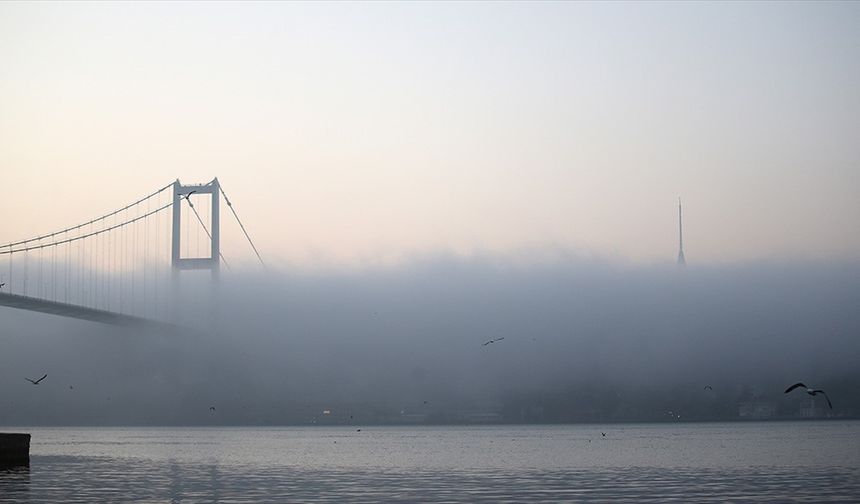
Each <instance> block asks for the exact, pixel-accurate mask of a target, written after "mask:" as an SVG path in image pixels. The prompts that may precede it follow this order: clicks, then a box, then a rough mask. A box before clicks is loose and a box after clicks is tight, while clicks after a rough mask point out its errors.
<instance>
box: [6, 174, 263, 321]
mask: <svg viewBox="0 0 860 504" xmlns="http://www.w3.org/2000/svg"><path fill="white" fill-rule="evenodd" d="M222 198H223V199H224V202H225V203H226V204H227V207H228V208H229V209H230V211H231V213H232V215H233V217H234V218H235V220H236V222H237V223H238V225H239V227H240V229H241V230H242V233H243V234H244V236H245V238H246V239H247V241H248V243H249V244H250V245H251V248H252V249H253V250H254V253H255V254H256V257H257V259H258V260H259V261H260V264H263V266H265V264H264V263H263V259H262V257H261V256H260V253H259V251H258V250H257V247H256V246H255V245H254V242H253V241H252V240H251V237H250V235H249V234H248V232H247V231H246V229H245V226H244V224H243V223H242V221H241V220H240V219H239V215H238V214H237V213H236V210H235V208H233V204H232V203H231V202H230V200H229V199H228V198H227V194H226V193H225V192H224V189H223V188H222V187H221V184H220V183H219V182H218V179H217V178H215V179H213V180H212V181H211V182H208V183H205V184H191V185H185V184H182V183H181V182H180V181H179V180H178V179H177V180H176V181H174V182H172V183H170V184H167V185H165V186H164V187H161V188H160V189H158V190H156V191H154V192H152V193H150V194H148V195H147V196H144V197H143V198H140V199H138V200H137V201H134V202H132V203H130V204H128V205H125V206H123V207H121V208H119V209H117V210H114V211H112V212H109V213H106V214H104V215H102V216H100V217H97V218H95V219H91V220H89V221H86V222H84V223H82V224H77V225H75V226H71V227H67V228H65V229H62V230H59V231H54V232H51V233H45V234H42V235H39V236H35V237H32V238H28V239H25V240H18V241H14V242H9V243H6V244H3V245H0V260H2V259H4V258H5V259H6V261H5V262H6V265H5V268H3V266H4V265H3V264H2V262H0V307H2V306H5V307H9V308H17V309H22V310H30V311H35V312H41V313H49V314H53V315H58V316H61V317H71V318H77V319H83V320H90V321H95V322H101V323H106V324H115V325H144V326H146V325H161V324H169V323H172V322H175V321H176V320H177V316H178V313H177V311H178V304H179V303H178V297H179V292H180V284H181V277H182V276H183V271H186V270H208V271H209V272H210V280H209V283H210V285H211V286H212V287H214V286H215V285H217V282H218V279H219V276H220V272H221V267H222V265H223V266H224V267H225V268H227V269H229V267H230V265H229V263H228V262H227V260H226V258H225V257H224V255H223V254H222V252H221V222H220V221H221V215H220V210H221V205H220V202H221V199H222ZM4 256H5V257H4ZM4 269H5V271H4Z"/></svg>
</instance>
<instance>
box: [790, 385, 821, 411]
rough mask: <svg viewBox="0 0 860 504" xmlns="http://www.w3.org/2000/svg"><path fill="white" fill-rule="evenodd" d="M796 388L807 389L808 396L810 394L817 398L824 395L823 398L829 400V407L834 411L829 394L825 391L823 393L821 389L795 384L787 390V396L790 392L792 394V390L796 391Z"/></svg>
mask: <svg viewBox="0 0 860 504" xmlns="http://www.w3.org/2000/svg"><path fill="white" fill-rule="evenodd" d="M796 388H805V389H806V393H807V394H809V395H811V396H816V395H818V394H821V395H823V396H824V398H825V399H827V406H829V407H830V409H833V404H831V403H830V398H829V397H827V393H826V392H824V391H823V390H821V389H813V388H809V387H807V386H806V385H804V384H802V383H795V384H794V385H792V386H790V387H788V388H787V389H785V393H786V394H788V393H789V392H791V391H792V390H794V389H796Z"/></svg>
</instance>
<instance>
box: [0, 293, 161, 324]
mask: <svg viewBox="0 0 860 504" xmlns="http://www.w3.org/2000/svg"><path fill="white" fill-rule="evenodd" d="M0 306H7V307H9V308H18V309H20V310H30V311H35V312H41V313H49V314H51V315H58V316H60V317H71V318H76V319H81V320H89V321H92V322H99V323H102V324H111V325H118V326H136V327H152V328H172V327H174V326H173V325H171V324H168V323H166V322H160V321H157V320H152V319H147V318H143V317H135V316H133V315H125V314H122V313H115V312H111V311H107V310H98V309H95V308H86V307H83V306H77V305H72V304H68V303H60V302H57V301H46V300H44V299H38V298H33V297H30V296H21V295H18V294H9V293H0Z"/></svg>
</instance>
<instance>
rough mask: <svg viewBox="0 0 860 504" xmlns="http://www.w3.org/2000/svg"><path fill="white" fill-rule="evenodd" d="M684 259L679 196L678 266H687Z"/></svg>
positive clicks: (679, 198)
mask: <svg viewBox="0 0 860 504" xmlns="http://www.w3.org/2000/svg"><path fill="white" fill-rule="evenodd" d="M686 265H687V260H686V259H684V226H683V225H682V224H681V197H680V196H678V266H686Z"/></svg>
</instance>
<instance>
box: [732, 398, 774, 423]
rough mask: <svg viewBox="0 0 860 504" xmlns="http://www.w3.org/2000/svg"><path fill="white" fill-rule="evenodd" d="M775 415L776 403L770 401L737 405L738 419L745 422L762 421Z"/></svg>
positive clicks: (746, 402)
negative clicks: (745, 420) (742, 419)
mask: <svg viewBox="0 0 860 504" xmlns="http://www.w3.org/2000/svg"><path fill="white" fill-rule="evenodd" d="M774 415H776V403H775V402H770V401H744V402H742V403H738V417H740V418H744V419H747V420H764V419H766V418H772V417H773V416H774Z"/></svg>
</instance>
